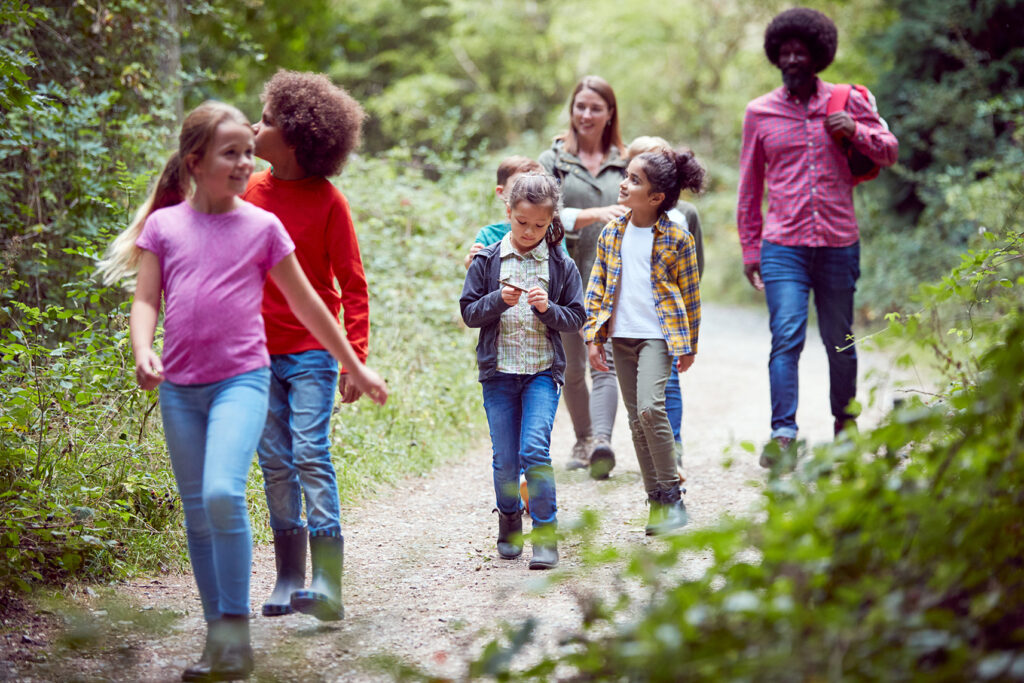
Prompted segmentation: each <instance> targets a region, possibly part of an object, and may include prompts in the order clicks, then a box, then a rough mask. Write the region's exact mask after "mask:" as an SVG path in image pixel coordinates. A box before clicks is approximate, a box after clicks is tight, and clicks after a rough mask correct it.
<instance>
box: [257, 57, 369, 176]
mask: <svg viewBox="0 0 1024 683" xmlns="http://www.w3.org/2000/svg"><path fill="white" fill-rule="evenodd" d="M260 99H261V100H262V101H263V102H264V103H265V104H266V105H267V106H269V107H270V112H271V113H272V114H273V116H274V118H275V119H276V122H277V125H278V126H279V127H280V129H281V132H282V134H283V135H284V140H285V142H286V143H288V145H290V146H293V147H295V158H296V160H297V161H298V162H299V165H300V166H302V168H303V169H304V170H305V171H306V172H307V173H309V174H310V175H314V176H324V177H327V176H332V175H336V174H338V173H339V172H340V171H341V168H342V166H344V165H345V160H346V159H348V155H349V154H350V153H351V152H352V150H354V149H355V148H356V147H358V146H359V138H360V134H361V132H362V127H363V119H364V118H366V113H365V112H364V111H363V108H362V107H361V106H359V103H358V102H356V101H355V100H354V99H352V97H351V96H350V95H349V94H348V93H347V92H345V90H344V89H342V88H339V87H338V86H336V85H334V84H333V83H331V81H330V80H328V78H327V77H326V76H324V75H323V74H313V73H299V72H297V71H285V70H283V69H282V70H281V71H278V72H277V73H276V74H274V76H273V78H271V79H270V80H269V81H267V84H266V85H265V86H264V87H263V94H262V95H261V96H260Z"/></svg>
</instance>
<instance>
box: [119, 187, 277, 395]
mask: <svg viewBox="0 0 1024 683" xmlns="http://www.w3.org/2000/svg"><path fill="white" fill-rule="evenodd" d="M135 244H136V245H137V246H138V247H140V248H142V249H145V250H146V251H151V252H153V253H154V254H156V256H157V258H159V259H160V277H161V282H160V284H161V287H162V289H163V295H164V350H163V363H164V375H165V376H166V378H167V380H168V381H170V382H173V383H175V384H208V383H210V382H218V381H220V380H222V379H227V378H228V377H234V376H235V375H238V374H241V373H243V372H249V371H250V370H255V369H257V368H261V367H266V366H268V365H270V356H269V355H268V354H267V337H266V332H265V331H264V328H263V318H262V316H261V315H260V304H261V303H262V302H263V285H264V283H265V282H266V279H267V271H269V270H270V269H271V268H273V267H274V266H275V265H276V264H277V263H278V262H279V261H280V260H281V259H283V258H284V257H286V256H287V255H288V254H290V253H292V252H293V251H294V250H295V245H294V244H292V241H291V238H289V237H288V233H287V232H286V231H285V229H284V226H283V225H282V224H281V221H280V220H278V218H277V217H276V216H275V215H274V214H272V213H270V212H269V211H264V210H263V209H260V208H257V207H255V206H253V205H252V204H248V203H245V204H243V205H242V206H241V207H240V208H238V209H235V210H234V211H229V212H228V213H221V214H206V213H200V212H199V211H196V210H195V209H193V208H192V207H191V206H189V204H188V202H182V203H181V204H176V205H174V206H169V207H167V208H164V209H159V210H157V211H154V212H153V213H152V214H151V215H150V216H149V218H147V219H146V224H145V226H143V228H142V234H141V235H139V238H138V240H136V242H135Z"/></svg>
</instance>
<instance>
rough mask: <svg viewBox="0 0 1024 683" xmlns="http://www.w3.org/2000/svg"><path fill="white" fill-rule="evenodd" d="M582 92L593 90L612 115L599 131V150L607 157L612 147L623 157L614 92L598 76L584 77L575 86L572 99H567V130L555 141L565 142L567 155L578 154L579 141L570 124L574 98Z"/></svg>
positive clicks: (617, 107) (623, 147) (623, 149)
mask: <svg viewBox="0 0 1024 683" xmlns="http://www.w3.org/2000/svg"><path fill="white" fill-rule="evenodd" d="M583 90H593V91H594V92H596V93H597V94H598V95H599V96H600V97H601V99H602V100H604V101H605V104H607V105H608V110H609V111H610V112H611V114H612V117H611V118H610V119H609V120H608V125H606V126H605V127H604V130H603V131H601V150H602V151H603V152H604V153H605V155H607V154H608V151H609V150H610V149H611V148H612V147H613V146H614V147H616V148H618V150H619V154H620V155H625V151H626V150H625V145H623V144H622V134H621V133H620V132H619V105H618V104H617V103H616V100H615V91H614V90H612V86H610V85H608V81H606V80H604V79H603V78H601V77H600V76H584V77H583V78H581V79H580V82H579V83H577V84H576V89H575V90H573V91H572V97H570V98H569V130H567V131H566V132H564V133H562V134H561V135H559V136H558V137H556V138H555V139H556V140H563V141H564V142H565V151H566V152H568V153H569V154H579V151H580V141H579V138H578V137H577V136H576V128H575V127H574V126H573V123H572V108H573V105H575V104H576V96H577V95H579V94H580V93H581V92H582V91H583Z"/></svg>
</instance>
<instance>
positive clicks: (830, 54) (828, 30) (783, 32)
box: [764, 7, 839, 73]
mask: <svg viewBox="0 0 1024 683" xmlns="http://www.w3.org/2000/svg"><path fill="white" fill-rule="evenodd" d="M793 38H796V39H797V40H800V41H801V42H803V44H804V45H806V46H807V49H808V51H810V53H811V59H813V60H814V72H815V73H818V72H819V71H822V70H824V69H825V67H827V66H828V65H829V64H831V63H832V60H833V59H835V57H836V46H837V45H838V44H839V32H838V31H836V25H835V23H833V21H832V20H831V19H829V18H828V17H827V16H825V15H824V14H822V13H821V12H819V11H818V10H814V9H810V8H808V7H794V8H793V9H788V10H786V11H785V12H782V13H780V14H778V15H776V16H775V18H774V19H772V21H771V23H770V24H768V28H767V29H765V32H764V53H765V54H766V55H768V61H770V62H771V63H772V64H774V65H775V66H778V65H779V49H780V48H781V47H782V44H783V43H785V42H786V41H787V40H791V39H793Z"/></svg>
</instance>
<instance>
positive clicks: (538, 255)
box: [500, 232, 548, 261]
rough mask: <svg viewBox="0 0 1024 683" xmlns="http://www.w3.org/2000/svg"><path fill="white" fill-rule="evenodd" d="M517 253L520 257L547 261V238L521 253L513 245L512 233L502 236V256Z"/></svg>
mask: <svg viewBox="0 0 1024 683" xmlns="http://www.w3.org/2000/svg"><path fill="white" fill-rule="evenodd" d="M513 254H514V255H516V256H518V257H519V258H523V259H526V258H533V259H536V260H537V261H547V259H548V242H547V240H546V239H543V240H541V241H540V244H538V245H537V246H535V247H534V248H533V249H531V250H530V251H528V252H526V253H525V254H520V253H519V250H518V249H516V248H515V247H513V246H512V233H511V232H509V233H507V234H506V235H505V236H504V237H502V238H501V253H500V256H501V258H505V257H507V256H510V255H513Z"/></svg>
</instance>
